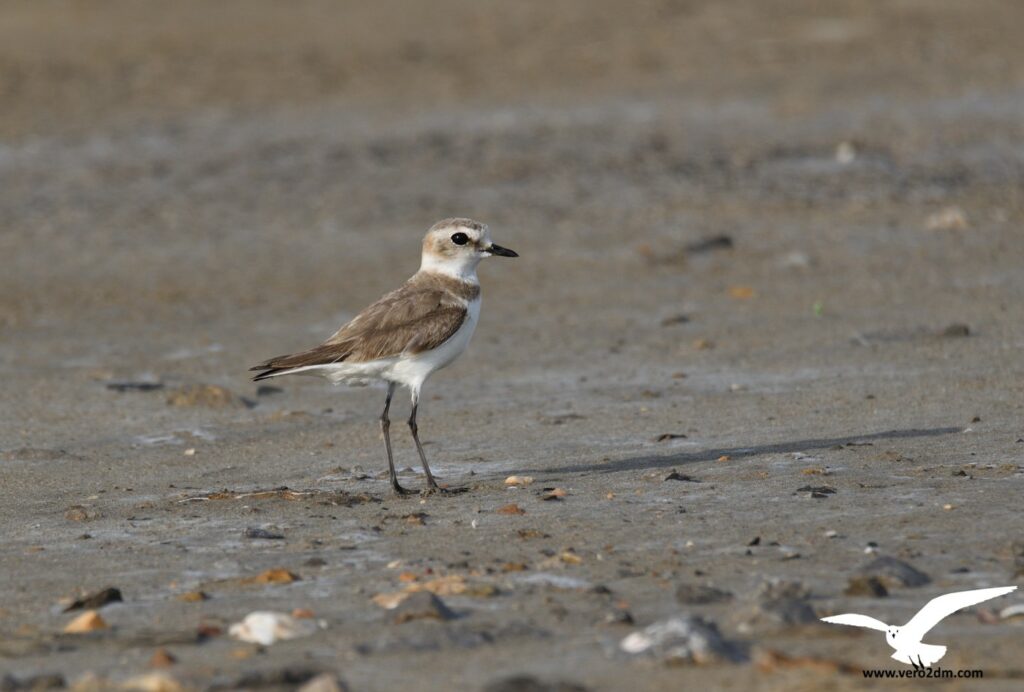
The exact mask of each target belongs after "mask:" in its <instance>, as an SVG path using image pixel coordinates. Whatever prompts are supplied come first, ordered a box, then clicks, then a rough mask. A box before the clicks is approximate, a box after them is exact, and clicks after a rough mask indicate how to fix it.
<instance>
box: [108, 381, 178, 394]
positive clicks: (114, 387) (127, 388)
mask: <svg viewBox="0 0 1024 692" xmlns="http://www.w3.org/2000/svg"><path fill="white" fill-rule="evenodd" d="M163 388H164V383H163V382H108V383H107V389H109V390H111V391H114V392H155V391H156V390H158V389H163Z"/></svg>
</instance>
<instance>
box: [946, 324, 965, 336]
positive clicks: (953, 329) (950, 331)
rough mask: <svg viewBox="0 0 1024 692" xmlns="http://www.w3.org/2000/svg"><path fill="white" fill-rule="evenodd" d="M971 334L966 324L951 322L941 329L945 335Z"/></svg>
mask: <svg viewBox="0 0 1024 692" xmlns="http://www.w3.org/2000/svg"><path fill="white" fill-rule="evenodd" d="M970 335H971V328H970V327H969V326H967V325H966V324H951V325H949V326H948V327H946V328H945V329H943V330H942V336H947V337H953V338H957V337H965V336H970Z"/></svg>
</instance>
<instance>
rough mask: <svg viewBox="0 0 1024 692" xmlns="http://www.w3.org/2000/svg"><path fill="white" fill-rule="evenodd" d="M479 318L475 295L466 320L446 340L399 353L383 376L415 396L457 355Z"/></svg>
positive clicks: (464, 348) (471, 334)
mask: <svg viewBox="0 0 1024 692" xmlns="http://www.w3.org/2000/svg"><path fill="white" fill-rule="evenodd" d="M479 318H480V298H479V296H478V297H477V298H476V299H475V300H472V301H470V302H469V303H468V304H467V305H466V319H465V321H463V323H462V326H460V327H459V329H458V331H457V332H455V333H454V334H453V335H452V336H451V338H450V339H448V340H447V341H445V342H444V343H443V344H441V345H440V346H438V347H437V348H435V349H433V350H430V351H423V352H422V353H417V354H416V355H413V356H402V357H400V358H398V359H397V360H396V361H395V362H394V364H393V365H392V366H391V367H390V368H388V372H387V374H386V376H387V378H388V379H390V380H393V381H395V382H399V383H401V384H404V385H405V386H407V387H409V389H411V390H412V391H413V393H414V394H415V395H416V396H418V395H419V390H420V387H421V386H422V385H423V382H424V381H425V380H426V379H427V378H428V377H430V375H431V374H433V373H434V372H436V371H437V370H440V369H441V368H443V367H445V366H446V365H448V364H450V363H451V362H452V361H453V360H455V359H456V358H458V357H459V355H461V354H462V352H463V351H465V350H466V347H467V346H469V340H470V339H471V338H472V337H473V332H474V331H476V324H477V322H478V321H479Z"/></svg>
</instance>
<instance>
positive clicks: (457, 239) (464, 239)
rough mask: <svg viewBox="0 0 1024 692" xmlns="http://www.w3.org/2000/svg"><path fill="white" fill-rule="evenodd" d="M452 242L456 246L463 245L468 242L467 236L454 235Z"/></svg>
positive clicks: (462, 234)
mask: <svg viewBox="0 0 1024 692" xmlns="http://www.w3.org/2000/svg"><path fill="white" fill-rule="evenodd" d="M452 242H453V243H455V244H456V245H465V244H466V243H468V242H469V236H468V235H466V234H465V233H456V234H455V235H453V236H452Z"/></svg>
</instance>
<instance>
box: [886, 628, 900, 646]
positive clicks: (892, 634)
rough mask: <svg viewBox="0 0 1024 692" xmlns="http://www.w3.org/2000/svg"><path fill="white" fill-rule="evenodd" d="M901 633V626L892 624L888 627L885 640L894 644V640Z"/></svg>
mask: <svg viewBox="0 0 1024 692" xmlns="http://www.w3.org/2000/svg"><path fill="white" fill-rule="evenodd" d="M899 633H900V628H899V627H892V626H890V627H889V628H887V629H886V630H885V641H887V642H889V643H890V644H892V643H893V642H894V641H896V637H897V636H899Z"/></svg>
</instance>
